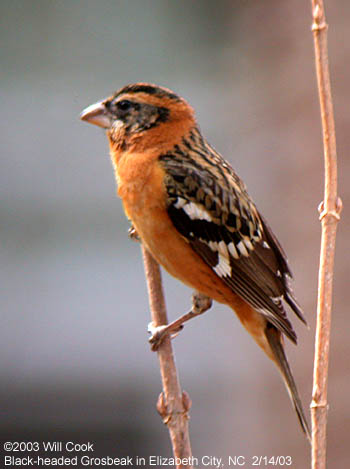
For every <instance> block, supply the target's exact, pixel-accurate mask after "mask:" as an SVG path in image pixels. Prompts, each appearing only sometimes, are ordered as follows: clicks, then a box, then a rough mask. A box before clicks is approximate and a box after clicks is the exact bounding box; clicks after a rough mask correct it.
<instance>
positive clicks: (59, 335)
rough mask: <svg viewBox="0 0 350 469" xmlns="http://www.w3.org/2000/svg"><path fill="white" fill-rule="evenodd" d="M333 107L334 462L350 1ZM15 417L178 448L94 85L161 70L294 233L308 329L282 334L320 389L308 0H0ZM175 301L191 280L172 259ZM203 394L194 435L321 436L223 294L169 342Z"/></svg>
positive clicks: (307, 381)
mask: <svg viewBox="0 0 350 469" xmlns="http://www.w3.org/2000/svg"><path fill="white" fill-rule="evenodd" d="M326 3H328V4H329V5H326V6H328V9H327V17H328V22H329V23H330V29H329V48H330V64H331V74H332V85H333V95H334V104H335V111H336V124H337V142H338V154H339V192H340V194H341V196H342V199H343V203H344V207H345V210H344V212H343V214H342V221H341V223H340V225H339V230H338V239H337V256H336V266H335V285H334V287H335V299H334V315H333V323H332V326H333V329H332V338H331V339H332V340H331V363H330V382H329V402H330V410H329V426H328V436H329V440H328V458H329V467H330V468H343V467H346V466H347V464H348V463H349V452H348V445H349V433H350V412H349V408H348V407H349V401H348V396H349V392H350V383H349V355H350V344H349V328H348V324H347V319H348V305H349V301H350V297H349V276H350V270H349V255H348V253H349V250H348V245H347V242H348V240H349V236H348V233H347V228H348V226H349V219H348V214H347V207H348V206H349V204H350V176H349V174H350V167H349V159H348V158H347V149H348V148H349V145H350V133H349V131H348V129H349V120H350V114H349V99H348V88H349V80H350V71H349V66H348V64H349V48H348V44H349V42H350V32H349V17H350V3H349V2H348V1H347V0H338V1H337V2H326ZM0 8H1V10H0V43H1V48H0V56H1V64H0V74H1V88H0V99H1V116H0V120H1V140H0V148H1V171H0V194H1V207H0V210H1V225H0V230H1V235H0V236H1V238H0V240H1V253H0V256H1V344H0V355H1V360H0V366H1V377H2V379H1V391H0V399H1V419H0V430H1V434H2V438H4V439H5V440H13V441H14V440H16V441H23V440H31V441H42V440H44V441H47V440H51V441H55V440H60V441H68V440H73V441H80V442H86V441H92V442H94V443H95V453H94V455H95V456H98V455H99V456H106V455H110V456H114V457H117V456H123V455H131V456H135V455H139V456H144V457H146V456H147V455H148V454H155V455H162V456H169V455H171V448H170V443H169V439H168V433H167V429H166V427H164V426H163V424H162V423H161V419H160V417H159V416H158V414H157V412H156V410H155V403H156V400H157V397H158V394H159V392H160V390H161V384H160V376H159V367H158V361H157V356H156V354H154V353H151V352H150V350H149V346H148V343H147V338H148V336H147V333H146V328H147V323H148V322H149V320H150V318H149V311H148V301H147V293H146V287H145V281H144V276H143V266H142V262H141V257H140V249H139V246H138V245H137V244H135V243H132V242H131V241H130V240H129V239H128V236H127V230H128V222H127V220H126V219H125V217H124V215H123V213H122V208H121V203H120V201H119V200H118V199H117V198H116V195H115V190H116V189H115V182H114V176H113V171H112V167H111V164H110V160H109V156H108V147H107V141H106V138H105V136H104V132H103V131H102V130H101V129H97V128H94V127H92V126H89V125H86V124H84V123H82V122H80V121H79V113H80V112H81V110H82V109H83V108H84V107H86V106H87V105H89V104H92V103H93V102H95V101H97V100H99V99H101V98H103V97H105V96H107V95H109V94H110V93H111V92H113V91H114V90H116V89H118V88H120V87H121V86H123V85H125V84H127V83H131V82H136V81H148V82H154V83H157V84H160V85H164V86H167V87H169V88H171V89H173V90H174V91H175V92H177V93H179V94H181V95H182V96H184V97H185V98H187V99H188V100H189V101H190V103H191V104H192V105H193V106H194V108H195V109H196V112H197V118H198V121H199V123H200V126H201V128H202V130H203V133H204V134H205V135H206V136H207V138H208V140H209V141H210V142H211V143H212V144H213V145H214V146H215V147H216V148H217V149H218V150H219V151H220V152H221V153H222V154H223V155H224V156H225V157H226V158H227V159H228V160H229V161H230V162H231V163H232V165H233V166H234V168H235V169H236V170H237V172H238V173H239V174H240V175H241V177H242V178H243V179H244V180H245V182H246V184H247V186H248V189H249V192H250V193H251V195H252V196H253V198H254V199H255V200H256V201H257V205H258V207H259V208H260V210H261V211H262V213H263V214H264V215H265V217H266V218H267V219H268V220H269V222H270V225H271V226H272V227H273V229H274V231H275V232H276V234H277V235H278V237H279V239H280V241H281V243H282V245H283V246H284V248H285V250H286V251H287V253H288V256H289V259H290V263H291V266H292V269H293V271H294V274H295V282H294V289H295V291H296V293H297V296H298V298H299V301H300V303H301V304H302V305H303V307H304V310H305V313H306V317H307V319H308V322H309V324H310V330H307V328H305V327H303V325H302V324H301V323H299V322H298V321H297V319H296V318H294V317H293V318H292V319H293V322H294V324H295V327H296V330H297V333H298V336H299V345H298V347H293V346H292V345H289V344H288V345H287V347H288V355H289V357H290V362H291V365H292V368H293V370H294V374H295V378H296V380H297V383H298V386H299V390H300V393H301V396H302V399H303V402H304V404H305V409H306V412H307V413H308V406H309V403H310V398H311V387H312V368H313V364H312V361H313V348H314V329H315V309H316V288H317V270H318V255H319V241H320V224H319V221H318V218H317V215H318V214H317V205H318V203H319V202H320V201H321V199H322V193H323V182H322V181H323V162H322V141H321V129H320V117H319V105H318V96H317V89H316V80H315V71H314V54H313V42H312V34H311V32H310V24H311V13H310V2H308V1H306V0H305V1H304V2H299V1H296V0H294V1H293V0H292V1H289V2H286V1H285V2H281V1H277V0H270V1H269V2H261V1H258V0H250V1H239V0H236V1H234V2H232V1H224V0H221V1H218V2H212V1H209V0H208V1H203V0H202V1H198V2H188V1H184V0H180V1H176V2H175V1H170V0H165V1H164V0H152V1H148V0H144V1H134V0H130V1H112V0H110V1H107V0H100V1H98V2H97V1H87V0H85V1H82V0H80V1H79V0H76V1H68V0H65V1H64V0H62V1H58V0H57V1H53V0H41V1H35V0H33V1H23V0H22V1H20V0H11V1H6V0H2V1H1V3H0ZM164 282H165V289H166V298H167V305H168V313H169V316H170V318H172V319H174V318H176V317H177V316H178V315H179V314H182V313H183V312H185V311H187V310H188V308H189V304H190V294H191V292H190V291H189V290H188V289H187V288H185V287H184V286H182V285H181V284H180V283H179V282H178V281H176V280H174V279H171V278H169V277H168V276H167V275H166V274H164ZM173 344H174V347H175V353H176V360H177V365H178V369H179V373H180V379H181V384H182V387H183V388H184V389H185V390H187V392H188V393H189V394H190V396H191V398H192V400H193V406H192V409H191V421H190V430H191V438H192V446H193V454H194V455H195V456H196V457H199V458H200V457H202V456H203V455H212V456H218V457H223V458H227V456H228V455H244V456H246V457H247V458H249V457H250V456H252V455H263V456H264V455H284V456H291V457H292V460H293V467H295V468H301V467H308V465H309V448H308V444H307V443H306V440H305V439H304V436H303V435H302V433H301V431H300V429H299V427H298V423H297V419H296V417H295V415H294V411H293V410H292V407H291V405H290V402H289V398H288V395H287V393H286V392H285V389H284V387H283V384H282V382H281V379H280V377H279V376H278V373H277V371H276V370H275V369H274V367H273V365H272V364H271V363H270V362H269V360H268V359H267V358H266V357H265V356H264V355H263V354H262V352H261V351H260V349H259V348H258V347H257V346H256V345H255V343H254V342H253V341H252V339H251V338H250V337H249V336H248V334H247V333H246V332H245V331H244V330H243V329H242V327H241V325H240V324H239V322H238V321H237V319H236V318H235V316H234V314H233V313H232V312H231V311H230V310H229V309H228V308H227V307H223V306H221V305H218V304H215V305H214V307H213V309H212V310H210V311H209V312H208V313H206V315H205V316H203V317H201V318H199V319H196V320H194V321H193V322H191V323H189V324H188V325H186V326H185V329H184V331H183V332H181V334H180V335H179V337H177V338H176V339H175V341H174V342H173Z"/></svg>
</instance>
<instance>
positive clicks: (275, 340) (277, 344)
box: [265, 324, 311, 443]
mask: <svg viewBox="0 0 350 469" xmlns="http://www.w3.org/2000/svg"><path fill="white" fill-rule="evenodd" d="M265 334H266V338H267V340H268V342H269V344H270V347H271V350H272V352H273V355H274V357H275V361H276V364H277V366H278V368H279V370H280V372H281V374H282V377H283V380H284V383H285V385H286V388H287V391H288V394H289V396H290V398H291V401H292V402H293V405H294V408H295V411H296V413H297V415H298V419H299V422H300V425H301V428H302V429H303V431H304V433H305V434H306V436H307V438H308V440H309V442H310V443H311V435H310V428H309V425H308V423H307V421H306V418H305V414H304V411H303V406H302V404H301V400H300V397H299V393H298V390H297V387H296V384H295V381H294V378H293V375H292V372H291V369H290V366H289V363H288V361H287V357H286V354H285V353H284V349H283V345H282V342H281V333H280V332H279V331H278V330H277V329H276V328H275V326H273V325H272V324H268V325H267V326H266V329H265Z"/></svg>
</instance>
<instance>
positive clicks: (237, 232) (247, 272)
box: [81, 83, 309, 437]
mask: <svg viewBox="0 0 350 469" xmlns="http://www.w3.org/2000/svg"><path fill="white" fill-rule="evenodd" d="M81 119H82V120H85V121H87V122H90V123H92V124H96V125H98V126H100V127H103V128H105V129H106V130H107V136H108V140H109V145H110V153H111V157H112V163H113V166H114V169H115V175H116V179H117V185H118V194H119V196H120V197H121V199H122V201H123V205H124V209H125V213H126V215H127V217H128V218H129V219H130V220H131V222H132V224H133V226H134V228H135V229H136V232H137V234H138V236H139V237H140V239H141V241H142V242H143V243H144V244H145V245H146V247H147V248H148V250H149V251H150V252H151V253H152V255H153V256H154V258H155V259H156V260H157V261H158V262H159V264H161V265H162V266H163V267H164V268H165V269H166V270H167V271H168V272H169V273H170V274H172V275H173V276H174V277H176V278H178V279H179V280H181V281H182V282H184V283H185V284H187V285H189V286H190V287H192V288H194V289H195V290H196V291H198V292H200V294H201V295H202V297H204V298H206V297H208V299H214V300H216V301H218V302H220V303H224V304H227V305H228V306H230V307H231V308H232V309H233V310H234V311H235V313H236V314H237V316H238V317H239V319H240V321H241V322H242V324H243V326H244V327H245V328H246V329H247V330H248V332H249V333H250V334H251V335H252V337H253V338H254V339H255V341H256V342H257V343H258V345H259V346H260V347H261V348H262V349H263V350H264V352H265V353H266V354H267V355H268V357H269V358H271V359H272V360H273V361H274V362H275V363H276V365H277V366H278V368H279V370H280V372H281V374H282V377H283V379H284V382H285V384H286V387H287V390H288V392H289V394H290V397H291V400H292V402H293V404H294V407H295V410H296V412H297V415H298V418H299V421H300V424H301V426H302V429H303V430H304V432H305V433H306V435H307V436H308V437H309V428H308V424H307V421H306V419H305V416H304V412H303V409H302V405H301V401H300V398H299V395H298V391H297V388H296V385H295V382H294V379H293V376H292V373H291V370H290V367H289V364H288V361H287V358H286V355H285V352H284V346H283V335H285V336H287V337H288V338H289V339H290V340H291V341H292V342H294V343H296V339H297V338H296V334H295V332H294V330H293V327H292V325H291V323H290V321H289V320H288V318H287V315H286V312H285V309H284V304H285V303H287V304H288V305H289V307H290V308H291V309H292V310H293V311H294V312H295V313H296V315H297V316H298V317H299V318H300V319H301V320H302V321H304V322H305V320H304V317H303V314H302V311H301V309H300V307H299V306H298V304H297V302H296V300H295V299H294V297H293V293H292V291H291V289H290V286H289V279H290V277H291V276H292V274H291V271H290V269H289V266H288V263H287V259H286V255H285V253H284V251H283V249H282V247H281V246H280V244H279V242H278V241H277V239H276V237H275V235H274V234H273V232H272V231H271V229H270V227H269V226H268V224H267V222H266V220H265V219H264V218H263V217H262V215H261V214H260V213H259V212H258V210H257V208H256V206H255V204H254V202H253V201H252V199H251V198H250V197H249V195H248V193H247V191H246V187H245V185H244V183H243V182H242V180H241V179H240V178H239V177H238V176H237V174H236V173H235V172H234V170H233V169H232V167H231V166H230V165H229V163H228V162H227V161H225V160H224V159H223V158H222V156H221V155H220V154H219V153H217V152H216V151H215V150H214V148H213V147H212V146H210V145H209V143H208V142H207V141H206V140H205V138H204V137H203V135H202V134H201V132H200V130H199V127H198V125H197V122H196V119H195V116H194V111H193V109H192V108H191V107H190V106H189V104H188V103H187V102H186V101H185V100H184V99H182V98H181V97H179V96H177V95H176V94H175V93H173V92H172V91H170V90H168V89H166V88H162V87H159V86H155V85H152V84H147V83H136V84H132V85H127V86H125V87H124V88H122V89H120V90H119V91H117V92H116V93H115V94H114V95H113V96H111V97H109V98H107V99H105V100H104V101H101V102H99V103H97V104H93V105H92V106H89V107H88V108H87V109H85V111H83V113H82V115H81ZM208 306H209V305H207V306H206V307H204V308H202V310H205V309H208ZM202 310H200V311H198V310H194V311H193V314H195V313H196V312H197V313H198V312H202ZM187 316H188V315H187ZM180 322H181V321H180ZM177 324H178V322H177Z"/></svg>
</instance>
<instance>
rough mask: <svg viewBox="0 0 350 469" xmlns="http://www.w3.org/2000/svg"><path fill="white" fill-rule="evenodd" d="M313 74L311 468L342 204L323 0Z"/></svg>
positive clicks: (317, 451)
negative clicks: (315, 192) (317, 193)
mask: <svg viewBox="0 0 350 469" xmlns="http://www.w3.org/2000/svg"><path fill="white" fill-rule="evenodd" d="M311 3H312V16H313V24H312V31H313V36H314V46H315V61H316V73H317V82H318V91H319V100H320V108H321V120H322V130H323V146H324V167H325V186H324V200H323V202H322V203H321V204H320V207H319V211H320V220H321V224H322V235H321V253H320V267H319V277H318V298H317V326H316V343H315V362H314V379H313V390H312V402H311V406H310V407H311V419H312V468H313V469H324V468H325V467H326V424H327V407H328V404H327V381H328V359H329V337H330V327H331V305H332V283H333V265H334V251H335V238H336V229H337V222H338V221H339V218H340V210H341V202H340V199H338V198H337V155H336V140H335V126H334V115H333V104H332V96H331V86H330V79H329V66H328V48H327V29H328V25H327V24H326V17H325V12H324V6H323V0H311Z"/></svg>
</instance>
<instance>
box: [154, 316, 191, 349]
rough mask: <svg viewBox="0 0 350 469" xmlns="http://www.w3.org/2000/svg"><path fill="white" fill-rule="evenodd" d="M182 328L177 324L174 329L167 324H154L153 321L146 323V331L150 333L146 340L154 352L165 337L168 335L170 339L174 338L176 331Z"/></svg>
mask: <svg viewBox="0 0 350 469" xmlns="http://www.w3.org/2000/svg"><path fill="white" fill-rule="evenodd" d="M181 329H183V325H180V326H178V327H177V328H176V329H175V330H174V329H172V328H171V327H169V325H163V326H155V325H154V323H153V322H150V323H149V324H148V328H147V331H148V333H149V334H151V336H150V338H149V339H148V342H149V343H150V344H151V350H152V351H153V352H154V351H156V350H158V348H159V346H160V345H161V343H162V342H163V340H164V339H165V337H167V336H168V335H170V339H174V338H175V337H176V336H177V335H178V333H179V332H180V331H181Z"/></svg>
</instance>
